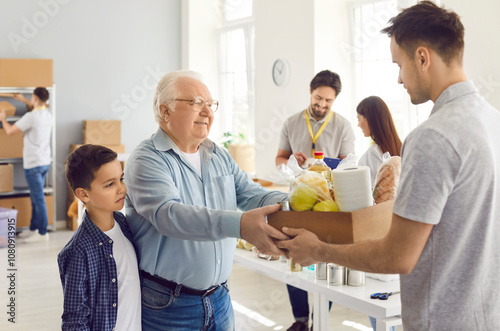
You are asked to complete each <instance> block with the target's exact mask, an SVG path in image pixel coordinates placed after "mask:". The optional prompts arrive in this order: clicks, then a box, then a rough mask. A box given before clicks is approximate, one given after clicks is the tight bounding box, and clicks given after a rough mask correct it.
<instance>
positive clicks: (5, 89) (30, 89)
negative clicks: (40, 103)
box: [0, 86, 54, 93]
mask: <svg viewBox="0 0 500 331" xmlns="http://www.w3.org/2000/svg"><path fill="white" fill-rule="evenodd" d="M45 88H46V89H47V91H49V92H50V91H52V90H53V89H54V88H53V87H52V86H51V87H45ZM34 89H36V86H35V87H0V92H2V93H33V90H34Z"/></svg>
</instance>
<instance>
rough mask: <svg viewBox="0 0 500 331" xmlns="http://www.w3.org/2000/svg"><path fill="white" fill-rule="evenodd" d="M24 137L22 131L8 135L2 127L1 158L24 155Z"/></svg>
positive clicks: (0, 137)
mask: <svg viewBox="0 0 500 331" xmlns="http://www.w3.org/2000/svg"><path fill="white" fill-rule="evenodd" d="M23 137H24V134H23V133H21V132H19V133H14V134H12V135H10V136H8V135H7V133H5V130H4V129H0V158H20V157H23Z"/></svg>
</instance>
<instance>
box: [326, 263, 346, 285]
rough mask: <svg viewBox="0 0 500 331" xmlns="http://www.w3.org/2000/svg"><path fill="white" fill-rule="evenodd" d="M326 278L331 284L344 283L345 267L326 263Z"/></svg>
mask: <svg viewBox="0 0 500 331" xmlns="http://www.w3.org/2000/svg"><path fill="white" fill-rule="evenodd" d="M326 278H327V282H328V284H330V285H344V267H343V266H341V265H336V264H334V263H328V264H327V265H326Z"/></svg>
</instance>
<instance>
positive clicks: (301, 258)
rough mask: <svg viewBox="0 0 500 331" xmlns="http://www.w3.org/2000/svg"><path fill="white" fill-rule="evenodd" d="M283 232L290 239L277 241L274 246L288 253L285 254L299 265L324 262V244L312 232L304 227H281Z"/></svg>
mask: <svg viewBox="0 0 500 331" xmlns="http://www.w3.org/2000/svg"><path fill="white" fill-rule="evenodd" d="M283 232H284V233H285V234H287V235H288V236H289V237H291V238H292V239H290V240H283V241H278V242H277V243H276V246H278V247H279V248H281V249H282V250H284V251H287V252H288V253H287V254H286V256H287V257H288V258H292V257H293V260H294V262H296V263H298V264H300V265H301V266H304V267H305V266H308V265H311V264H314V263H317V262H325V261H324V256H323V254H321V253H325V250H324V247H322V244H324V243H323V242H322V241H320V240H319V239H318V236H317V235H315V234H314V233H312V232H310V231H307V230H304V229H290V228H283Z"/></svg>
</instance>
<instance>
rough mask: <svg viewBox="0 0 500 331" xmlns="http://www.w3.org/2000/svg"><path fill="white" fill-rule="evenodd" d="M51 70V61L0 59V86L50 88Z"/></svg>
mask: <svg viewBox="0 0 500 331" xmlns="http://www.w3.org/2000/svg"><path fill="white" fill-rule="evenodd" d="M52 68H53V61H52V59H0V86H1V87H50V86H52V85H54V80H53V72H52V71H53V70H52Z"/></svg>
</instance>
